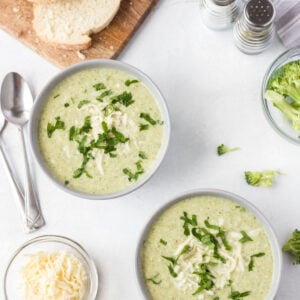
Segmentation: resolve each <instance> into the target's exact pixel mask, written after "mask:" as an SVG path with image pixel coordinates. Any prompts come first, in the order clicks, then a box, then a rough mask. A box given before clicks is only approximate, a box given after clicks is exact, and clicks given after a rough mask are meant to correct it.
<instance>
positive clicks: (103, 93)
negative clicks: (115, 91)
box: [96, 90, 112, 102]
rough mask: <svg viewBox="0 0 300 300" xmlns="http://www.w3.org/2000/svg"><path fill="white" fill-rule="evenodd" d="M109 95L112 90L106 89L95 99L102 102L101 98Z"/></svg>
mask: <svg viewBox="0 0 300 300" xmlns="http://www.w3.org/2000/svg"><path fill="white" fill-rule="evenodd" d="M110 95H112V90H106V91H104V92H102V93H101V94H100V95H99V96H98V97H96V100H98V101H100V102H103V98H104V97H106V96H110Z"/></svg>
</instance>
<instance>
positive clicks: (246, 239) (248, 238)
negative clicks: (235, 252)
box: [239, 230, 253, 244]
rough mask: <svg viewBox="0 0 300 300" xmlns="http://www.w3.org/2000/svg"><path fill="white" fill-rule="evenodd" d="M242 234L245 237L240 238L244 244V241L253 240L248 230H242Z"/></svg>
mask: <svg viewBox="0 0 300 300" xmlns="http://www.w3.org/2000/svg"><path fill="white" fill-rule="evenodd" d="M241 234H242V236H243V237H242V238H241V239H240V240H239V242H240V243H242V244H244V243H247V242H252V241H253V240H252V238H251V237H250V236H249V235H248V234H247V232H246V231H244V230H242V231H241Z"/></svg>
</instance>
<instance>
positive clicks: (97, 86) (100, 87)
mask: <svg viewBox="0 0 300 300" xmlns="http://www.w3.org/2000/svg"><path fill="white" fill-rule="evenodd" d="M93 88H94V89H95V90H96V91H100V90H105V89H106V86H105V85H104V83H102V82H99V83H96V84H94V85H93Z"/></svg>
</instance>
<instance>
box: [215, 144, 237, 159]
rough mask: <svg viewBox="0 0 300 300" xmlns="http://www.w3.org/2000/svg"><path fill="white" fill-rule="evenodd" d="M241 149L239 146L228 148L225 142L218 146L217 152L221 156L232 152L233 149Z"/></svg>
mask: <svg viewBox="0 0 300 300" xmlns="http://www.w3.org/2000/svg"><path fill="white" fill-rule="evenodd" d="M237 150H240V148H239V147H234V148H228V147H227V146H225V145H224V144H222V145H220V146H218V148H217V153H218V155H219V156H221V155H223V154H226V153H228V152H232V151H237Z"/></svg>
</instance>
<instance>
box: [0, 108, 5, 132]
mask: <svg viewBox="0 0 300 300" xmlns="http://www.w3.org/2000/svg"><path fill="white" fill-rule="evenodd" d="M5 125H6V120H5V118H4V116H3V114H2V113H1V112H0V135H1V134H2V132H3V130H4V128H5Z"/></svg>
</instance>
